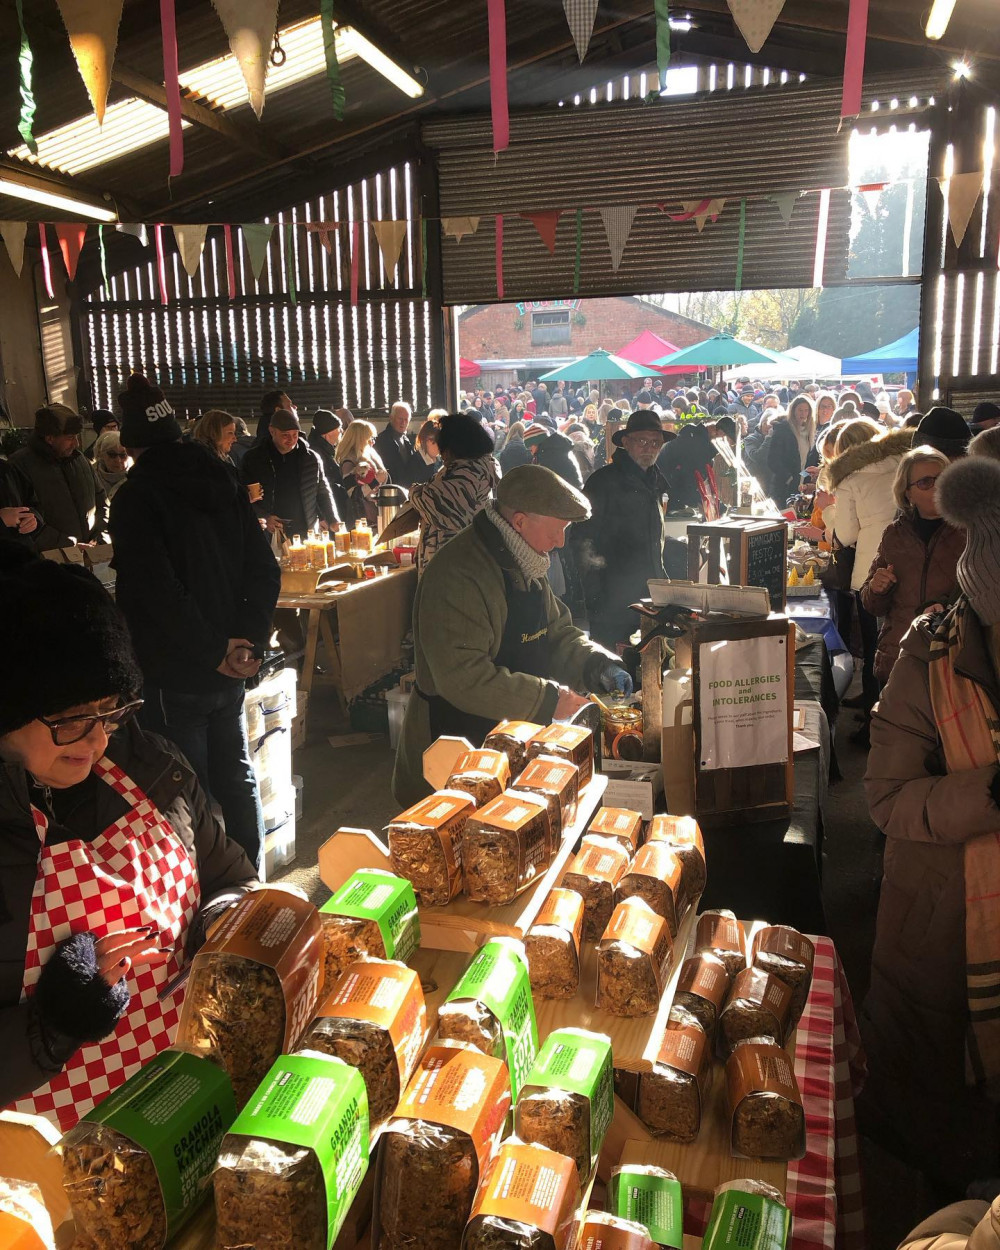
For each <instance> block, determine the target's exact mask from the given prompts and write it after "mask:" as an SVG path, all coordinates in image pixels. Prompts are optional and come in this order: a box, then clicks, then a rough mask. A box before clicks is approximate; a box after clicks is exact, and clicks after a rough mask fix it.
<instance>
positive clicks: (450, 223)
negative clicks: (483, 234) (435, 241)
mask: <svg viewBox="0 0 1000 1250" xmlns="http://www.w3.org/2000/svg"><path fill="white" fill-rule="evenodd" d="M441 229H442V230H443V231H444V233H445V237H446V238H449V239H454V240H455V242H456V243H461V242H462V240H463V239H464V238H465V236H466V235H467V234H475V233H476V231H477V230H478V229H479V218H478V217H442V218H441Z"/></svg>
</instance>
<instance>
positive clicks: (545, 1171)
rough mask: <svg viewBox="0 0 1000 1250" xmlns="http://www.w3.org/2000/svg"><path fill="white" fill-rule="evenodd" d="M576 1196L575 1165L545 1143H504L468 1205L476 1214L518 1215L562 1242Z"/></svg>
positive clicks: (523, 1222)
mask: <svg viewBox="0 0 1000 1250" xmlns="http://www.w3.org/2000/svg"><path fill="white" fill-rule="evenodd" d="M579 1196H580V1183H579V1180H578V1179H577V1174H576V1164H575V1163H574V1162H573V1160H572V1159H569V1158H567V1157H566V1155H561V1154H557V1153H556V1152H555V1151H554V1150H547V1149H546V1148H545V1147H544V1146H532V1145H522V1144H521V1143H520V1142H511V1141H508V1142H504V1144H503V1145H502V1146H501V1147H500V1150H499V1151H498V1152H497V1155H496V1158H495V1159H494V1160H493V1162H492V1163H491V1164H490V1170H489V1173H488V1174H487V1177H486V1180H485V1182H484V1183H483V1184H482V1185H480V1187H479V1192H478V1193H477V1194H476V1200H475V1202H474V1204H473V1207H472V1215H471V1216H470V1223H471V1221H472V1220H474V1219H475V1218H476V1217H477V1216H484V1217H489V1216H493V1217H495V1218H497V1219H506V1220H516V1221H517V1222H518V1223H521V1224H527V1225H528V1227H529V1228H538V1229H541V1231H542V1232H544V1233H548V1234H549V1235H550V1236H551V1237H552V1239H553V1241H554V1242H555V1244H556V1246H563V1245H564V1244H565V1242H566V1240H567V1238H568V1235H569V1231H570V1226H571V1225H572V1222H573V1216H574V1214H575V1211H576V1206H577V1202H578V1200H579Z"/></svg>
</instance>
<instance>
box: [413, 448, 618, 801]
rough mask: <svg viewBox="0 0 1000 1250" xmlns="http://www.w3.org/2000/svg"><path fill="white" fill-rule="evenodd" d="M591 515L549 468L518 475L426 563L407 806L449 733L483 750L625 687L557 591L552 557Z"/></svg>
mask: <svg viewBox="0 0 1000 1250" xmlns="http://www.w3.org/2000/svg"><path fill="white" fill-rule="evenodd" d="M589 516H590V504H589V503H588V502H587V498H586V496H585V495H583V494H581V493H580V491H578V490H576V489H575V488H574V487H572V486H570V485H569V484H568V483H567V482H564V481H563V480H562V479H561V478H560V477H558V476H557V475H556V474H555V473H553V472H552V471H551V470H550V469H546V468H543V467H542V466H541V465H534V464H526V465H521V466H520V467H518V468H516V469H512V470H511V472H510V473H508V474H507V475H506V476H505V477H504V478H503V479H502V480H501V482H500V485H499V486H498V487H497V498H496V503H495V504H494V503H489V504H487V505H486V507H485V508H484V509H483V510H482V511H481V512H479V513H478V514H477V515H476V517H475V519H474V520H473V522H472V524H471V525H470V526H468V528H467V529H464V530H463V531H462V532H461V533H460V534H458V535H457V536H456V537H455V538H453V539H452V540H451V541H450V542H449V543H448V544H447V545H446V546H444V547H443V548H442V549H441V550H440V551H439V552H438V554H437V555H436V556H435V557H434V559H433V560H432V561H431V562H430V564H428V565H427V568H426V570H425V572H424V575H423V577H422V578H421V580H420V582H419V584H418V586H417V595H416V599H415V601H414V604H413V642H414V665H415V671H416V686H415V688H414V692H413V696H412V697H411V699H410V701H409V704H408V705H407V709H406V719H405V721H404V723H403V734H402V738H401V739H400V744H399V749H398V751H397V753H396V771H395V774H394V776H393V781H392V789H393V794H394V795H395V797H396V800H397V801H398V802H399V803H403V804H406V805H407V806H409V805H410V804H412V803H415V802H416V801H417V800H418V799H420V798H422V797H423V796H424V795H426V794H428V793H429V791H430V787H429V786H428V785H427V783H426V782H425V781H424V778H423V752H424V750H425V749H426V748H427V747H428V746H429V745H430V744H431V743H432V742H433V741H434V740H435V739H436V738H438V737H440V736H441V735H442V734H450V735H454V736H457V737H464V738H467V739H468V740H469V741H470V742H471V743H472V744H473V746H475V747H479V746H481V745H482V742H483V739H484V737H485V736H486V734H488V733H489V731H490V730H491V729H492V728H493V726H494V725H496V724H497V722H498V721H501V720H504V719H505V718H506V719H510V720H525V721H535V722H537V723H538V724H541V725H547V724H549V723H550V722H551V721H553V720H568V719H569V718H570V717H572V716H573V715H574V713H575V712H577V711H578V710H579V709H580V708H581V707H582V706H583V705H584V703H585V702H586V700H585V699H583V698H581V696H580V694H578V693H577V692H578V691H584V690H603V691H605V692H608V693H610V692H611V691H621V692H622V693H625V694H631V691H632V682H631V679H630V678H629V675H628V673H627V672H626V671H625V669H624V668H623V667H622V665H621V661H620V660H619V659H618V658H617V656H614V655H612V654H611V652H610V651H606V650H605V649H604V648H603V647H599V646H598V645H597V644H596V643H593V642H591V641H590V639H589V638H588V637H587V636H586V634H584V633H582V632H581V631H580V630H579V629H577V628H576V627H575V626H574V625H573V621H572V617H571V616H570V613H569V610H568V609H567V607H566V605H565V604H564V603H561V602H560V601H559V600H558V599H557V598H556V597H555V595H554V594H553V593H552V590H551V588H550V586H549V583H548V580H547V578H546V573H547V571H548V567H549V553H550V552H551V551H553V550H556V549H558V548H560V547H562V546H563V544H564V543H565V541H566V529H567V526H568V525H569V524H570V523H571V522H573V521H584V520H586V519H587V517H589Z"/></svg>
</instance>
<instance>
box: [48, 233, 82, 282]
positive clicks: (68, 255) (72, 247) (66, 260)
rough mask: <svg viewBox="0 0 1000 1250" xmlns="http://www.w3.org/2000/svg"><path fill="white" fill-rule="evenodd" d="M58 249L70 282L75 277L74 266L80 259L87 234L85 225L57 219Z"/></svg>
mask: <svg viewBox="0 0 1000 1250" xmlns="http://www.w3.org/2000/svg"><path fill="white" fill-rule="evenodd" d="M55 232H56V238H57V239H58V240H59V250H60V252H62V258H63V264H64V265H65V266H66V272H67V273H68V274H69V280H70V282H72V281H73V279H74V278H75V277H76V266H77V264H78V262H79V260H80V252H81V251H82V249H83V241H84V238H85V237H86V234H87V227H86V225H81V224H80V222H77V221H59V222H56V225H55Z"/></svg>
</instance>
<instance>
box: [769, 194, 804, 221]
mask: <svg viewBox="0 0 1000 1250" xmlns="http://www.w3.org/2000/svg"><path fill="white" fill-rule="evenodd" d="M801 194H802V192H801V191H782V192H780V193H779V194H778V195H772V196H771V197H770V199H771V203H772V204H775V205H777V208H778V212H779V213H780V214H781V220H782V221H783V222H784V223H785V225H786V226H788V225H790V224H791V221H792V210H793V209H794V208H795V201H796V200H797V199H798V198H799V196H800V195H801Z"/></svg>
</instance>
